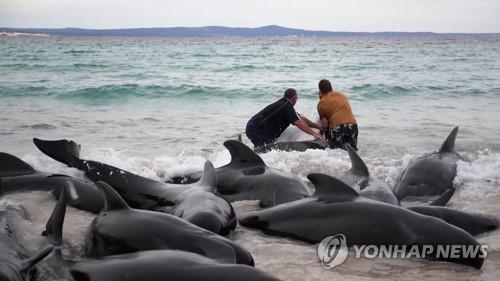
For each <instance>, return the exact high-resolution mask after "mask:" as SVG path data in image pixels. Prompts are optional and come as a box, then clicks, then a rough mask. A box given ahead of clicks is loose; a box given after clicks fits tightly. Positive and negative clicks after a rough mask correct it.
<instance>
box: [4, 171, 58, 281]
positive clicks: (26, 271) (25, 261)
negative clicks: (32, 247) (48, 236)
mask: <svg viewBox="0 0 500 281" xmlns="http://www.w3.org/2000/svg"><path fill="white" fill-rule="evenodd" d="M1 186H2V179H1V178H0V188H1ZM22 220H23V215H22V212H21V210H19V209H16V208H14V207H12V206H7V207H6V208H2V209H1V210H0V280H2V281H24V280H30V279H31V278H30V276H31V275H32V273H33V268H34V265H35V264H36V263H38V262H39V261H40V260H42V259H43V258H45V257H46V256H47V255H48V254H50V252H51V251H52V246H50V247H46V248H44V249H43V250H41V251H40V252H38V253H37V254H35V255H33V256H32V257H30V254H29V253H28V251H27V250H26V249H25V248H24V247H23V245H21V243H20V242H19V240H18V238H19V237H20V236H21V235H22V233H17V232H18V229H17V227H16V225H17V224H19V222H20V221H22Z"/></svg>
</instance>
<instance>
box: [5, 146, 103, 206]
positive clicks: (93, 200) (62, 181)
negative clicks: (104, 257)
mask: <svg viewBox="0 0 500 281" xmlns="http://www.w3.org/2000/svg"><path fill="white" fill-rule="evenodd" d="M0 178H1V179H2V181H3V185H2V190H1V192H0V194H1V193H4V194H8V193H18V192H26V191H34V190H37V191H53V192H54V195H55V196H56V198H57V197H58V196H59V192H60V191H61V189H62V188H64V187H65V186H67V185H72V186H73V188H74V190H75V192H76V193H77V194H78V200H70V201H69V202H68V204H70V205H71V206H73V207H75V208H78V209H81V210H85V211H89V212H93V213H98V212H99V211H100V210H101V209H102V206H103V205H102V200H101V199H100V195H99V191H98V189H97V187H96V186H95V185H94V184H93V183H89V182H86V181H83V180H80V179H77V178H73V177H69V176H65V175H57V174H51V173H43V172H37V171H35V169H33V167H31V166H30V165H29V164H28V163H26V162H24V161H22V160H21V159H19V158H17V157H15V156H13V155H10V154H8V153H3V152H0Z"/></svg>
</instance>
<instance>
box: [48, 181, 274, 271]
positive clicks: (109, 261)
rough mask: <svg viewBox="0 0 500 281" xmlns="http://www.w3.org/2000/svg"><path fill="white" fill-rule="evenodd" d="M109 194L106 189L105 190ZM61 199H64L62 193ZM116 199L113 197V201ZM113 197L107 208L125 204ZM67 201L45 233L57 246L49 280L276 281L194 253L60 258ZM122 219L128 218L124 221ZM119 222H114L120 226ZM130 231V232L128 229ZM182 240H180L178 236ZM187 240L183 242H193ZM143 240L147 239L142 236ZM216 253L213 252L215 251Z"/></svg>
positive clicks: (50, 260)
mask: <svg viewBox="0 0 500 281" xmlns="http://www.w3.org/2000/svg"><path fill="white" fill-rule="evenodd" d="M108 191H109V189H108ZM63 196H65V195H64V194H63ZM116 198H119V197H114V199H116ZM114 199H113V198H112V199H111V200H107V204H109V205H107V206H106V208H107V209H110V208H115V207H118V206H120V204H124V202H116V201H115V200H114ZM65 201H66V200H64V199H61V198H60V200H58V202H57V204H56V207H55V208H54V211H53V213H52V215H51V219H50V220H49V222H48V223H47V229H46V233H47V234H48V236H49V241H50V242H51V243H52V244H53V245H56V246H57V247H56V249H55V250H54V255H52V256H51V257H50V258H48V259H47V260H46V262H45V269H46V272H45V275H46V276H50V277H51V280H56V279H57V280H61V279H64V280H74V281H121V280H131V281H136V280H137V281H138V280H141V281H161V280H169V281H184V280H208V281H230V280H244V281H278V279H276V278H274V277H272V276H270V275H268V274H266V273H263V272H261V271H259V270H257V269H255V268H254V267H252V266H248V265H243V264H222V263H219V262H217V261H215V260H212V259H209V258H206V257H203V256H201V255H198V254H196V253H190V252H185V251H178V250H149V251H139V252H134V253H127V254H119V255H110V256H106V257H101V258H97V259H93V258H72V257H69V258H68V257H65V256H63V251H62V250H61V247H63V246H64V244H63V241H62V228H63V223H64V214H65V209H66V203H65ZM124 219H125V220H126V219H127V218H124ZM121 222H123V220H119V221H117V222H116V223H121ZM129 230H130V229H129ZM180 238H182V237H180ZM184 238H185V239H187V240H186V241H185V243H189V242H196V241H191V240H189V239H190V237H184ZM143 239H150V237H144V238H143ZM214 250H216V249H214Z"/></svg>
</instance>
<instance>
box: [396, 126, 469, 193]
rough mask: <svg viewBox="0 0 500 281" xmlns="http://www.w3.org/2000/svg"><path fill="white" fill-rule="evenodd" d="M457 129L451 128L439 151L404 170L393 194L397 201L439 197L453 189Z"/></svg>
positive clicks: (423, 157) (419, 159)
mask: <svg viewBox="0 0 500 281" xmlns="http://www.w3.org/2000/svg"><path fill="white" fill-rule="evenodd" d="M457 133H458V127H455V128H453V130H452V131H451V133H450V134H449V135H448V137H447V138H446V140H445V141H444V143H443V144H442V145H441V148H440V149H439V151H437V152H434V153H430V154H426V155H423V156H421V157H419V158H417V159H416V160H414V161H413V162H411V163H410V164H408V166H407V167H406V168H405V170H404V171H403V173H402V174H401V176H400V177H399V179H398V181H397V183H396V186H395V187H394V193H395V194H396V196H397V197H398V199H399V200H402V199H404V198H405V197H408V196H429V195H439V194H441V193H443V192H444V191H446V190H447V189H449V188H452V187H453V179H454V178H455V176H456V174H457V161H458V160H459V159H460V156H459V155H458V153H457V152H456V151H455V139H456V137H457Z"/></svg>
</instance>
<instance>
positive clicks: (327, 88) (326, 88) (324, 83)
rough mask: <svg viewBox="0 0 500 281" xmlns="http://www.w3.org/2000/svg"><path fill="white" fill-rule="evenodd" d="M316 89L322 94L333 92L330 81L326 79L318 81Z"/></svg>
mask: <svg viewBox="0 0 500 281" xmlns="http://www.w3.org/2000/svg"><path fill="white" fill-rule="evenodd" d="M318 88H319V91H320V92H321V93H322V94H326V93H329V92H331V91H333V89H332V83H330V81H328V80H326V79H323V80H321V81H319V83H318Z"/></svg>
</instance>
